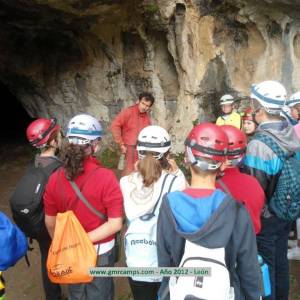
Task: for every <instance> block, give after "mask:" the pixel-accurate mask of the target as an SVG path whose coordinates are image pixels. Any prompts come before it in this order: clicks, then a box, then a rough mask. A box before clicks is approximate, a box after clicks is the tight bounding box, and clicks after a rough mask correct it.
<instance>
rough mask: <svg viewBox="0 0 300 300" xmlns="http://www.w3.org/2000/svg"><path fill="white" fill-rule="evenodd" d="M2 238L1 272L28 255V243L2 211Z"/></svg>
mask: <svg viewBox="0 0 300 300" xmlns="http://www.w3.org/2000/svg"><path fill="white" fill-rule="evenodd" d="M0 237H1V238H0V271H5V270H6V269H8V268H9V267H11V266H13V265H15V264H16V262H17V261H18V260H19V259H20V258H22V257H23V256H24V255H26V252H27V250H28V242H27V239H26V237H25V235H24V233H23V232H22V231H21V230H20V229H19V228H18V226H17V225H15V224H14V223H12V222H11V220H10V219H9V218H8V217H7V216H6V215H5V214H4V213H2V212H1V211H0Z"/></svg>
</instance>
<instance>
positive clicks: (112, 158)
mask: <svg viewBox="0 0 300 300" xmlns="http://www.w3.org/2000/svg"><path fill="white" fill-rule="evenodd" d="M98 159H99V160H100V162H101V165H102V166H103V167H106V168H109V169H116V168H117V166H118V162H119V153H118V152H117V151H116V150H114V149H111V148H105V149H104V150H103V151H101V153H100V155H99V156H98Z"/></svg>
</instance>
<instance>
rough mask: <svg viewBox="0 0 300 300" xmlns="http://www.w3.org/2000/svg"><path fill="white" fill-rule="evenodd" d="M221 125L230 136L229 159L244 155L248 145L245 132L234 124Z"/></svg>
mask: <svg viewBox="0 0 300 300" xmlns="http://www.w3.org/2000/svg"><path fill="white" fill-rule="evenodd" d="M220 127H221V128H222V130H223V131H224V132H225V134H226V135H227V137H228V151H227V156H228V159H229V160H233V159H239V158H241V157H243V155H244V153H245V151H246V147H247V137H246V135H245V133H244V132H243V131H241V130H240V129H237V128H236V127H234V126H232V125H222V126H220Z"/></svg>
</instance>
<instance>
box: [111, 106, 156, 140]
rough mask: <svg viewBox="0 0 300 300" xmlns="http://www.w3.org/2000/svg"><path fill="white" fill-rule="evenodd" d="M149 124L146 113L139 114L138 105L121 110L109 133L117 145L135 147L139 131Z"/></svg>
mask: <svg viewBox="0 0 300 300" xmlns="http://www.w3.org/2000/svg"><path fill="white" fill-rule="evenodd" d="M150 124H151V121H150V118H149V115H148V113H140V111H139V108H138V104H135V105H133V106H129V107H128V108H126V109H124V110H122V111H121V112H120V113H119V114H118V115H117V116H116V117H115V118H114V120H113V121H112V124H111V127H110V128H111V132H112V135H113V137H114V140H115V142H116V143H118V144H119V145H123V144H124V145H136V141H137V137H138V135H139V133H140V131H141V130H142V129H143V128H145V127H147V126H148V125H150Z"/></svg>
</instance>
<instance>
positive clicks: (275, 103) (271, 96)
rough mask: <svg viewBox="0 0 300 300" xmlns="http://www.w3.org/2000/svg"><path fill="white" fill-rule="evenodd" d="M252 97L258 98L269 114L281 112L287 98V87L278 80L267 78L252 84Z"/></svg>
mask: <svg viewBox="0 0 300 300" xmlns="http://www.w3.org/2000/svg"><path fill="white" fill-rule="evenodd" d="M250 97H251V98H252V99H256V100H257V101H258V102H259V103H260V104H261V105H262V106H263V107H264V108H265V110H266V112H267V113H269V114H274V115H278V114H280V111H281V108H282V107H283V106H284V104H285V102H286V99H287V92H286V89H285V87H284V86H283V85H282V84H281V83H279V82H278V81H273V80H267V81H263V82H261V83H259V84H256V85H252V86H251V96H250Z"/></svg>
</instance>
